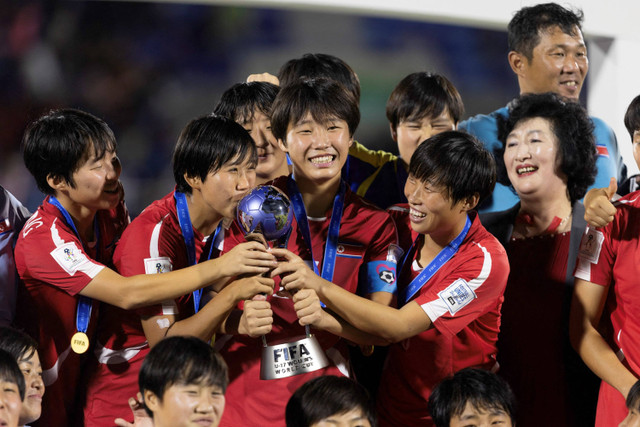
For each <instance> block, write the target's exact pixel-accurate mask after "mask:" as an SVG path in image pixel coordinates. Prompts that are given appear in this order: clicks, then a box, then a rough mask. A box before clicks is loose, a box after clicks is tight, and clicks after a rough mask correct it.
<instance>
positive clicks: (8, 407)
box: [0, 350, 24, 427]
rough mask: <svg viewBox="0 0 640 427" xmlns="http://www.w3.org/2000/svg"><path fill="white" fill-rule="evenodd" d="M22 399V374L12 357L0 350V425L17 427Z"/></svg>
mask: <svg viewBox="0 0 640 427" xmlns="http://www.w3.org/2000/svg"><path fill="white" fill-rule="evenodd" d="M23 399H24V377H23V376H22V372H20V368H19V367H18V364H17V363H16V360H15V359H14V358H13V356H12V355H11V354H9V353H8V352H6V351H4V350H0V425H3V426H7V427H18V420H19V417H20V411H21V409H22V400H23Z"/></svg>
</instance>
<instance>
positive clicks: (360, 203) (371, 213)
mask: <svg viewBox="0 0 640 427" xmlns="http://www.w3.org/2000/svg"><path fill="white" fill-rule="evenodd" d="M343 215H344V216H343V218H345V219H346V218H357V219H358V220H360V221H362V223H363V224H365V223H366V224H368V221H375V222H386V221H390V220H391V217H390V215H389V214H388V213H387V212H386V211H385V210H384V209H381V208H379V207H378V206H376V205H374V204H373V203H371V202H369V201H368V200H367V199H365V198H363V197H361V196H359V195H357V194H356V193H355V192H353V191H351V190H350V189H347V194H346V200H345V209H344V214H343Z"/></svg>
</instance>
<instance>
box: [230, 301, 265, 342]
mask: <svg viewBox="0 0 640 427" xmlns="http://www.w3.org/2000/svg"><path fill="white" fill-rule="evenodd" d="M272 325H273V312H272V311H271V304H269V302H268V301H267V297H266V296H265V295H256V296H254V297H253V298H252V299H250V300H246V301H245V302H244V309H243V311H242V316H241V317H240V324H239V325H238V333H240V334H244V335H249V336H250V337H253V338H256V337H259V336H261V335H266V334H268V333H269V332H271V326H272Z"/></svg>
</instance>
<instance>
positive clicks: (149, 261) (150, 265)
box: [144, 257, 173, 274]
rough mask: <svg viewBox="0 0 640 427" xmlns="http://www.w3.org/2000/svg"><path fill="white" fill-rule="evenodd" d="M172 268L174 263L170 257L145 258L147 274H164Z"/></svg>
mask: <svg viewBox="0 0 640 427" xmlns="http://www.w3.org/2000/svg"><path fill="white" fill-rule="evenodd" d="M171 270H173V265H172V264H171V260H170V259H169V258H168V257H158V258H145V259H144V272H145V273H146V274H162V273H168V272H170V271H171Z"/></svg>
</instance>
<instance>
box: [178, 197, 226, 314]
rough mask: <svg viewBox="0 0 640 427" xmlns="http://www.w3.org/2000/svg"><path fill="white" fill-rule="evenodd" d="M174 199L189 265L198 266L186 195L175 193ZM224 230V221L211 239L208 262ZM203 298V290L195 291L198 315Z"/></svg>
mask: <svg viewBox="0 0 640 427" xmlns="http://www.w3.org/2000/svg"><path fill="white" fill-rule="evenodd" d="M173 197H174V198H175V200H176V211H177V213H178V222H179V223H180V230H181V231H182V238H183V239H184V244H185V246H186V247H187V259H188V260H189V265H196V264H197V263H198V261H197V260H196V242H195V238H194V237H193V225H192V224H191V217H190V216H189V206H188V205H187V196H185V194H184V193H181V192H179V191H177V190H176V191H174V192H173ZM220 230H222V220H220V223H219V224H218V227H217V228H216V231H215V232H214V234H213V238H212V239H211V246H210V247H209V256H208V257H207V260H209V259H211V254H212V253H213V247H214V246H215V244H216V239H217V237H218V234H219V233H220ZM201 298H202V289H196V290H195V291H193V306H194V309H195V312H196V313H197V312H198V310H200V299H201Z"/></svg>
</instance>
